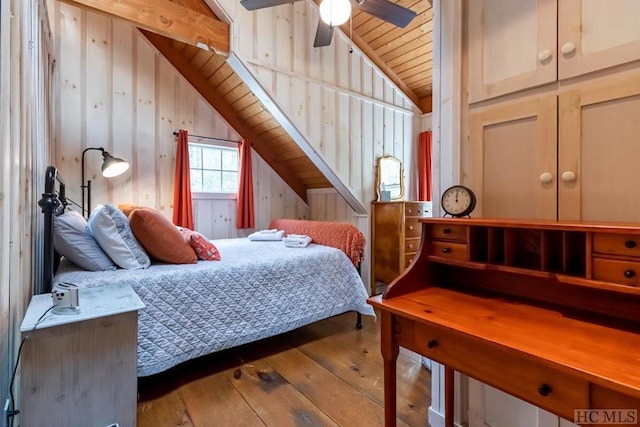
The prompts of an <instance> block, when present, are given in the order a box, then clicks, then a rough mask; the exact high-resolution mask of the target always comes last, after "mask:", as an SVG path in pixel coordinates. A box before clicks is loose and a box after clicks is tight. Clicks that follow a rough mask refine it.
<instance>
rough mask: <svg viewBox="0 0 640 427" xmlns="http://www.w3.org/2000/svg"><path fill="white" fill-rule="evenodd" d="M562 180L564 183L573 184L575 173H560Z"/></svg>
mask: <svg viewBox="0 0 640 427" xmlns="http://www.w3.org/2000/svg"><path fill="white" fill-rule="evenodd" d="M562 180H563V181H564V182H573V181H575V180H576V173H575V172H574V171H564V172H562Z"/></svg>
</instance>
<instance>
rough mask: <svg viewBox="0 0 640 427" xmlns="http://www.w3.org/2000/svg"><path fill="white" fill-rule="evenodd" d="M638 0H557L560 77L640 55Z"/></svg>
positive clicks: (581, 72)
mask: <svg viewBox="0 0 640 427" xmlns="http://www.w3.org/2000/svg"><path fill="white" fill-rule="evenodd" d="M638 16H640V2H639V1H638V0H609V1H594V0H562V1H560V2H558V47H559V53H558V55H559V58H558V68H559V70H558V74H559V78H560V79H564V78H567V77H573V76H577V75H580V74H584V73H588V72H591V71H595V70H601V69H603V68H607V67H611V66H614V65H618V64H624V63H625V62H630V61H634V60H637V59H640V25H639V24H638Z"/></svg>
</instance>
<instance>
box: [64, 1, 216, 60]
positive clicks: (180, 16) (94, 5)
mask: <svg viewBox="0 0 640 427" xmlns="http://www.w3.org/2000/svg"><path fill="white" fill-rule="evenodd" d="M62 1H64V2H65V3H68V4H71V5H73V6H78V7H83V8H88V9H91V10H93V11H96V12H99V13H103V14H107V15H110V16H113V17H116V18H119V19H123V20H125V21H127V22H129V23H131V24H132V25H135V26H136V27H139V28H143V29H145V30H148V31H150V32H152V33H155V34H160V35H162V36H166V37H169V38H171V39H174V40H177V41H180V42H183V43H187V44H190V45H193V46H197V47H199V48H201V49H207V50H208V49H212V50H214V51H215V52H216V53H219V54H223V55H226V54H228V52H229V24H227V23H226V22H222V21H220V20H219V19H217V18H215V17H213V16H207V15H205V14H203V13H200V12H198V11H196V10H193V9H191V8H189V7H185V6H182V5H180V4H178V3H174V2H171V1H169V0H154V1H153V2H149V1H148V0H62Z"/></svg>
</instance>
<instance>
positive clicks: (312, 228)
mask: <svg viewBox="0 0 640 427" xmlns="http://www.w3.org/2000/svg"><path fill="white" fill-rule="evenodd" d="M269 228H270V229H274V228H277V229H278V230H284V231H285V233H286V234H306V235H307V236H309V237H311V238H312V239H313V243H318V244H320V245H325V246H331V247H333V248H336V249H340V250H341V251H342V252H344V253H345V254H346V255H347V256H348V257H349V259H351V262H353V265H355V266H358V263H359V262H360V261H361V260H362V257H363V255H364V245H365V243H366V240H365V238H364V235H363V234H362V233H361V232H360V230H358V228H357V227H356V226H355V225H353V224H349V223H345V222H330V221H309V220H303V219H273V220H271V224H269Z"/></svg>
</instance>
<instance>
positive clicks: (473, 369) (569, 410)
mask: <svg viewBox="0 0 640 427" xmlns="http://www.w3.org/2000/svg"><path fill="white" fill-rule="evenodd" d="M396 319H397V322H398V328H397V330H398V335H397V336H398V341H399V344H400V345H401V346H403V347H407V348H409V349H410V350H413V351H415V352H417V353H419V354H422V355H424V356H426V357H428V358H429V359H432V360H434V361H436V362H439V363H442V364H445V365H448V366H450V367H451V368H453V369H455V370H457V371H460V372H462V373H465V374H467V375H470V376H472V377H473V378H475V379H477V380H479V381H482V382H484V383H486V384H488V385H491V386H493V387H496V388H498V389H501V390H503V391H505V392H507V393H509V394H512V395H514V396H516V397H518V398H520V399H523V400H525V401H528V402H530V403H532V404H534V405H536V406H539V407H542V408H544V409H546V410H550V411H552V412H555V413H556V414H558V415H560V416H563V417H565V418H568V419H573V411H574V409H580V408H589V383H588V381H586V380H583V379H579V378H576V377H575V376H572V375H568V374H565V373H563V372H560V371H557V370H555V369H553V368H550V367H548V366H544V365H542V364H540V363H536V362H535V361H533V360H531V359H528V358H524V357H522V355H521V353H519V352H517V351H514V350H509V349H508V348H504V347H500V346H497V345H495V344H492V343H488V342H486V341H484V340H482V339H479V338H474V337H470V336H468V335H465V334H462V333H460V332H456V331H452V330H450V329H447V328H444V327H441V326H435V325H434V326H431V325H429V324H423V323H419V322H414V321H412V320H408V319H402V318H396Z"/></svg>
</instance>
